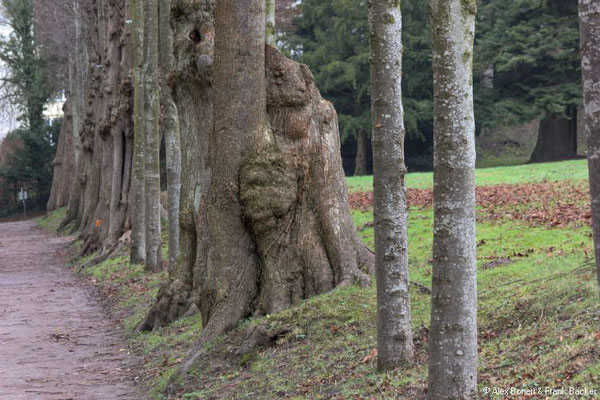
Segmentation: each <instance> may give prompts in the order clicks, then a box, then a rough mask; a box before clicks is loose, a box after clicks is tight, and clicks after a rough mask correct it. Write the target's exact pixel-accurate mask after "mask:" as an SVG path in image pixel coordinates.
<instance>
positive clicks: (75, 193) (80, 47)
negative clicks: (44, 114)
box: [60, 0, 89, 229]
mask: <svg viewBox="0 0 600 400" xmlns="http://www.w3.org/2000/svg"><path fill="white" fill-rule="evenodd" d="M73 10H74V18H75V24H74V25H75V54H74V69H73V79H72V80H71V82H70V88H71V90H70V93H69V96H70V97H71V98H72V106H71V109H72V115H73V118H72V121H71V125H72V129H71V132H72V135H73V140H72V143H73V153H74V158H75V165H74V168H73V172H74V177H73V178H74V179H72V180H71V186H70V192H69V203H68V207H67V214H66V216H65V219H64V220H63V221H62V223H61V226H60V228H61V229H63V228H64V227H66V226H67V225H68V224H69V223H71V222H75V221H76V220H77V216H78V215H79V213H80V203H81V197H82V193H83V190H84V186H83V185H84V179H85V176H84V171H85V163H84V162H83V161H82V159H83V157H82V154H83V144H82V141H81V133H82V130H83V115H84V112H85V102H86V99H87V87H88V86H87V82H88V76H89V75H88V63H89V53H88V46H87V41H86V40H85V32H84V31H85V30H84V26H85V25H84V24H83V22H82V21H83V19H84V18H85V13H84V11H83V10H82V9H81V5H80V4H79V1H76V0H74V1H73Z"/></svg>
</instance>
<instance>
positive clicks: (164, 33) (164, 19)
mask: <svg viewBox="0 0 600 400" xmlns="http://www.w3.org/2000/svg"><path fill="white" fill-rule="evenodd" d="M170 3H171V2H170V0H160V2H159V20H160V23H159V34H160V55H161V72H162V77H161V78H162V79H161V102H162V130H163V133H164V137H165V150H166V158H167V203H168V213H169V263H170V264H171V265H173V264H174V263H175V262H176V261H177V256H178V255H179V202H180V196H181V139H180V135H179V116H178V115H177V106H176V105H175V102H174V101H173V95H172V93H171V88H170V87H169V84H168V80H169V77H170V76H171V71H172V70H173V31H172V29H171V24H170V21H171V5H170Z"/></svg>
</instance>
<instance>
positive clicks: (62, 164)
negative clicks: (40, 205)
mask: <svg viewBox="0 0 600 400" xmlns="http://www.w3.org/2000/svg"><path fill="white" fill-rule="evenodd" d="M70 75H71V76H72V74H70ZM72 108H73V107H72V101H71V96H69V98H68V99H67V101H66V102H65V104H64V106H63V114H64V118H63V121H62V126H61V128H60V135H59V138H58V144H57V147H56V155H55V156H54V161H53V165H54V174H53V178H52V189H51V191H50V198H49V200H48V204H47V206H46V209H47V210H48V211H53V210H56V209H57V208H60V207H64V206H66V205H68V203H69V191H70V188H71V180H72V176H73V171H74V170H75V155H74V154H73V133H72V132H71V130H72V129H73V114H72Z"/></svg>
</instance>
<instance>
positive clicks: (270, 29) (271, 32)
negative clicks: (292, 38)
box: [265, 0, 277, 47]
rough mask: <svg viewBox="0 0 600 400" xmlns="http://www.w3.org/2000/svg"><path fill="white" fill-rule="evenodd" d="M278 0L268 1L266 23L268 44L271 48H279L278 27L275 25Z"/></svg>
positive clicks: (266, 4) (266, 3)
mask: <svg viewBox="0 0 600 400" xmlns="http://www.w3.org/2000/svg"><path fill="white" fill-rule="evenodd" d="M275 2H276V0H266V2H265V11H266V16H267V21H266V25H265V26H266V42H267V44H268V45H269V46H271V47H277V27H276V25H275V6H276V3H275Z"/></svg>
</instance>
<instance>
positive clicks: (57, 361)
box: [0, 222, 142, 400]
mask: <svg viewBox="0 0 600 400" xmlns="http://www.w3.org/2000/svg"><path fill="white" fill-rule="evenodd" d="M67 242H68V239H65V238H59V237H52V236H49V235H47V234H45V233H44V232H42V231H41V230H39V229H37V228H36V227H35V225H34V223H33V222H17V223H4V224H0V399H2V400H13V399H36V400H40V399H44V400H46V399H52V400H54V399H98V400H112V399H141V398H142V397H141V396H138V395H137V394H136V391H135V389H134V388H133V384H132V381H131V373H129V372H128V371H129V370H130V368H131V365H128V362H129V364H131V360H128V359H127V355H126V352H125V351H124V350H123V348H124V344H123V343H122V342H121V340H120V338H119V335H118V333H117V332H118V331H117V327H116V326H114V325H113V324H112V323H111V322H110V319H109V318H107V316H106V314H105V313H104V312H103V310H102V308H101V307H100V305H99V304H98V303H97V302H96V301H95V300H94V298H93V296H92V295H91V294H90V293H89V292H88V290H87V289H86V288H84V287H83V286H82V283H81V282H79V281H78V280H77V279H76V278H75V277H74V276H73V275H72V274H71V272H70V271H69V270H68V269H66V268H64V267H63V260H62V259H61V257H60V255H59V252H60V251H61V250H63V249H64V248H65V246H66V244H67Z"/></svg>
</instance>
